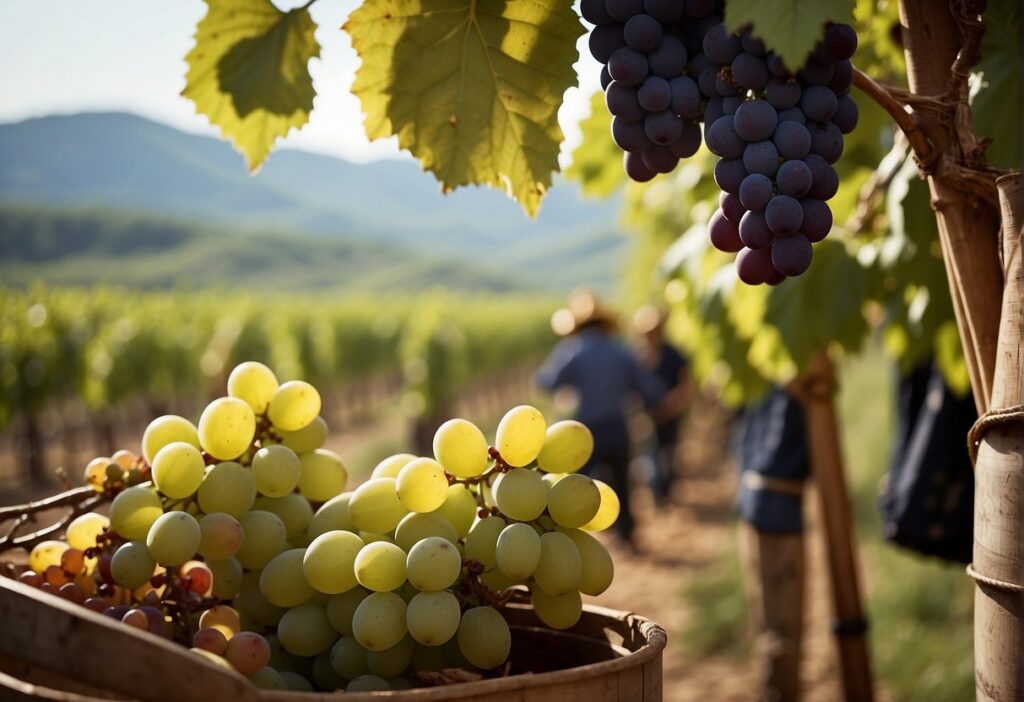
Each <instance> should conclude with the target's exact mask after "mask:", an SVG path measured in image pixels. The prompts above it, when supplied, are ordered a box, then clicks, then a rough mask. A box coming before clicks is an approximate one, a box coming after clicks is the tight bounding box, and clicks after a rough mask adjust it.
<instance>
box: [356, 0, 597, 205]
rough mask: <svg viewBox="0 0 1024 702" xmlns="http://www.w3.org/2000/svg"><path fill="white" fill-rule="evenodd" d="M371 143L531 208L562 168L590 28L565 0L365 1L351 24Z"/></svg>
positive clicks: (444, 177)
mask: <svg viewBox="0 0 1024 702" xmlns="http://www.w3.org/2000/svg"><path fill="white" fill-rule="evenodd" d="M345 29H346V30H348V32H349V34H350V35H351V37H352V44H353V46H354V47H355V49H356V51H357V52H358V53H359V56H360V57H361V58H362V61H363V63H362V66H361V67H360V69H359V71H358V73H357V74H356V80H355V83H354V85H353V87H352V92H353V93H355V94H356V95H357V96H358V97H359V99H360V100H361V101H362V106H363V111H364V112H365V113H366V122H365V126H366V133H367V135H368V136H369V137H370V138H371V139H379V138H383V137H388V136H391V135H392V134H397V135H398V143H399V145H400V146H401V147H402V148H405V149H408V150H409V151H411V152H412V153H413V155H415V156H416V157H417V158H418V159H419V160H420V163H422V164H423V167H424V168H425V169H426V170H429V171H431V172H433V173H434V175H436V176H437V178H438V179H439V180H440V181H441V183H442V184H443V186H444V188H445V190H451V189H453V188H457V187H459V186H461V185H469V184H486V185H490V186H492V187H497V188H500V189H502V190H504V191H505V192H506V193H507V194H508V195H509V196H511V197H513V198H515V199H516V200H517V201H518V202H519V204H520V205H522V207H523V208H524V209H525V210H526V211H527V213H529V214H530V215H531V216H533V215H535V214H536V213H537V210H538V208H539V207H540V202H541V199H542V198H543V197H544V193H545V191H546V190H547V188H548V186H550V184H551V174H552V172H553V171H555V170H557V169H558V149H559V144H561V142H562V139H563V135H562V130H561V129H560V128H559V126H558V108H559V106H560V105H561V104H562V95H563V93H564V92H565V91H566V89H567V88H569V87H571V86H573V85H574V84H575V82H576V73H575V71H574V70H573V67H572V64H573V62H574V61H576V59H577V56H578V54H577V52H576V39H577V38H578V37H579V36H580V34H581V33H582V31H583V26H582V24H581V23H580V21H579V18H578V17H577V15H576V13H575V12H574V11H573V9H572V3H570V2H566V1H565V0H366V1H365V2H364V3H363V5H362V6H361V7H360V8H359V9H357V10H356V11H355V12H353V13H352V15H351V16H350V18H349V20H348V22H347V23H346V24H345Z"/></svg>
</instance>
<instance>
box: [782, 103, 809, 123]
mask: <svg viewBox="0 0 1024 702" xmlns="http://www.w3.org/2000/svg"><path fill="white" fill-rule="evenodd" d="M783 122H796V123H797V124H801V125H802V124H807V117H806V116H805V115H804V111H803V110H801V109H800V108H799V107H790V108H789V109H788V110H780V111H779V124H782V123H783Z"/></svg>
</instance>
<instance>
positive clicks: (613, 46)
mask: <svg viewBox="0 0 1024 702" xmlns="http://www.w3.org/2000/svg"><path fill="white" fill-rule="evenodd" d="M588 42H589V44H590V54H591V55H592V56H593V57H594V58H595V59H597V60H598V61H600V62H601V63H608V60H609V59H610V58H611V57H612V54H614V53H615V52H616V51H618V50H619V49H621V48H622V47H624V46H625V45H626V39H625V37H623V36H622V25H621V24H606V25H603V26H600V27H594V29H593V31H591V32H590V38H589V39H588Z"/></svg>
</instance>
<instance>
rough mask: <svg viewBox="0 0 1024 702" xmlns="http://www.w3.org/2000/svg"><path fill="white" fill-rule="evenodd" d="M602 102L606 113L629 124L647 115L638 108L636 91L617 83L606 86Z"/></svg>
mask: <svg viewBox="0 0 1024 702" xmlns="http://www.w3.org/2000/svg"><path fill="white" fill-rule="evenodd" d="M604 101H605V105H606V106H607V107H608V112H610V113H611V114H612V115H614V116H616V117H621V118H622V119H624V120H626V121H629V122H637V121H640V120H642V119H643V118H644V116H645V115H646V114H647V113H646V112H645V111H644V108H643V107H641V106H640V100H639V98H638V97H637V89H636V88H634V87H630V86H628V85H624V84H623V83H620V82H618V81H613V82H612V84H611V85H609V86H608V89H607V90H606V91H605V93H604Z"/></svg>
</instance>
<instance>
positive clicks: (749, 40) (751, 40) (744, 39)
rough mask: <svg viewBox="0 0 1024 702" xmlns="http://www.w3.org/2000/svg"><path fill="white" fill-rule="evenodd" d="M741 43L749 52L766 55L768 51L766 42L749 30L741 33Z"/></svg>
mask: <svg viewBox="0 0 1024 702" xmlns="http://www.w3.org/2000/svg"><path fill="white" fill-rule="evenodd" d="M740 44H741V45H742V46H743V50H744V51H746V52H747V53H748V54H754V55H755V56H764V55H765V54H766V53H768V49H767V48H766V47H765V45H764V42H763V41H761V40H760V39H758V38H757V37H755V36H754V35H753V34H751V33H750V32H749V31H747V32H743V34H741V35H740Z"/></svg>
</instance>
